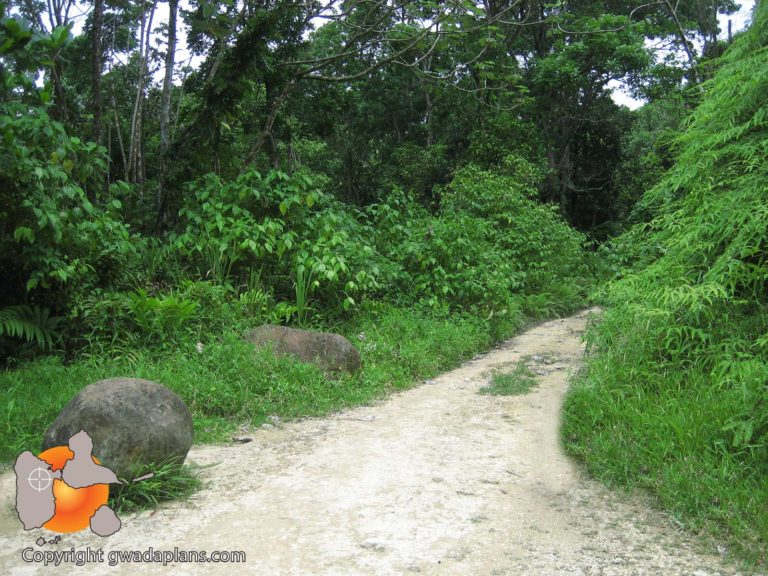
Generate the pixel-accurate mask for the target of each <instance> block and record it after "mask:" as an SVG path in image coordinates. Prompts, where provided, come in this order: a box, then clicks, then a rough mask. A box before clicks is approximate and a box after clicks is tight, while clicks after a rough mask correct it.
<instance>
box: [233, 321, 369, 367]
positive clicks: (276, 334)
mask: <svg viewBox="0 0 768 576" xmlns="http://www.w3.org/2000/svg"><path fill="white" fill-rule="evenodd" d="M245 339H246V340H248V341H249V342H252V343H253V344H255V345H256V347H257V348H262V347H265V346H272V347H273V350H274V352H275V354H277V355H280V356H282V355H285V354H290V355H292V356H295V357H296V358H298V359H299V360H302V361H304V362H312V363H314V364H316V365H317V366H319V367H320V368H321V369H322V370H325V371H327V372H339V371H342V370H344V371H346V372H350V373H353V372H357V371H358V370H359V369H360V353H359V352H358V351H357V349H356V348H355V347H354V346H353V345H352V343H351V342H350V341H349V340H347V339H346V338H344V336H341V335H339V334H330V333H328V332H311V331H309V330H298V329H296V328H286V327H285V326H273V325H271V324H265V325H264V326H259V327H258V328H254V329H253V330H250V331H249V332H246V334H245Z"/></svg>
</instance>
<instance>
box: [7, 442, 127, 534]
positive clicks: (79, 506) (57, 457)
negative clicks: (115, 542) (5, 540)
mask: <svg viewBox="0 0 768 576" xmlns="http://www.w3.org/2000/svg"><path fill="white" fill-rule="evenodd" d="M92 451H93V440H92V439H91V437H90V436H89V435H88V434H87V433H86V432H85V431H83V430H80V432H78V433H77V434H75V435H74V436H72V437H71V438H70V439H69V447H67V446H56V447H55V448H49V449H48V450H46V451H45V452H42V453H41V454H39V455H38V456H35V455H34V454H32V452H29V451H27V452H22V453H21V454H20V455H19V457H18V458H17V459H16V465H15V466H14V471H15V472H16V511H17V512H18V514H19V520H21V523H22V524H23V525H24V529H25V530H33V529H35V528H47V529H48V530H52V531H54V532H79V531H80V530H84V529H85V528H88V527H89V526H90V528H91V531H93V532H94V533H95V534H98V535H99V536H111V535H112V534H114V533H115V532H117V531H118V530H120V526H121V522H120V519H119V518H118V517H117V515H116V514H115V513H114V512H113V511H112V509H111V508H110V507H109V506H107V498H108V497H109V484H122V482H120V480H118V478H117V475H116V474H115V473H114V472H113V471H112V470H110V469H109V468H107V467H105V466H101V463H100V462H99V461H98V460H97V459H96V457H95V456H93V454H92Z"/></svg>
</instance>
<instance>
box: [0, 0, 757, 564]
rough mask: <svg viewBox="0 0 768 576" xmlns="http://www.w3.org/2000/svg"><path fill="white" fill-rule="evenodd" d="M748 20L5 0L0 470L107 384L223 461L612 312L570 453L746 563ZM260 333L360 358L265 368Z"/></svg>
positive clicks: (714, 3)
mask: <svg viewBox="0 0 768 576" xmlns="http://www.w3.org/2000/svg"><path fill="white" fill-rule="evenodd" d="M738 8H739V3H738V2H734V1H733V0H691V1H690V2H673V1H668V0H659V1H657V2H647V1H643V0H637V1H636V0H600V1H588V0H557V1H553V2H539V1H535V0H484V1H483V2H474V1H468V0H448V1H446V2H432V1H428V0H403V1H401V2H392V1H389V0H345V1H337V0H329V1H322V2H316V1H307V2H286V1H281V0H256V1H254V0H244V1H243V0H188V1H185V2H179V1H178V0H164V1H162V2H161V1H159V0H142V1H140V2H126V1H124V0H92V1H90V0H82V1H78V0H57V1H54V2H47V3H43V2H39V1H38V0H11V1H10V2H7V3H3V4H2V5H0V80H2V82H0V134H1V135H2V147H0V274H2V278H3V282H2V283H1V284H0V363H1V364H2V366H1V367H0V370H1V371H0V400H1V402H0V438H2V443H0V450H2V454H0V460H2V461H9V460H11V459H12V458H13V457H14V456H15V455H16V454H17V453H18V452H19V451H20V450H24V449H32V450H34V449H36V448H37V446H38V445H39V443H40V439H41V437H42V434H43V432H44V431H45V429H46V428H47V427H48V425H49V424H50V422H51V421H52V420H53V418H55V416H56V414H57V413H58V411H59V410H60V409H61V407H62V406H63V405H64V404H66V402H68V400H69V399H70V398H71V397H72V395H73V394H74V393H76V392H77V391H78V390H79V389H81V388H82V387H83V386H85V385H87V384H88V383H90V382H93V381H95V380H98V379H100V378H105V377H109V376H118V375H123V376H136V377H146V378H150V379H153V380H156V381H159V382H162V383H164V384H166V385H167V386H169V387H171V388H172V389H174V390H175V391H177V392H178V393H179V394H180V395H181V396H182V398H184V400H185V401H186V402H187V404H188V405H189V406H190V409H191V410H192V412H193V416H194V424H195V433H196V440H197V441H219V440H222V439H223V438H225V437H227V436H228V435H231V432H232V430H234V429H236V428H237V427H238V426H241V425H258V424H260V423H261V422H263V421H264V420H265V419H266V418H268V417H270V416H279V417H281V418H293V417H300V416H305V415H318V414H324V413H327V412H329V411H332V410H338V409H341V408H343V407H344V406H348V405H352V404H359V403H364V402H369V401H371V400H373V399H375V398H377V397H380V396H381V395H382V394H385V393H387V392H388V391H391V390H394V389H399V388H404V387H407V386H412V385H413V384H414V383H416V382H417V381H419V380H420V379H423V378H426V377H428V376H431V375H433V374H436V373H438V372H439V371H441V370H444V369H446V368H448V367H450V366H452V365H455V364H457V363H458V362H460V361H461V360H463V359H465V358H467V357H470V356H471V355H473V354H475V353H477V352H479V351H481V350H483V349H487V348H488V347H489V346H490V345H491V344H493V343H494V342H496V341H498V340H500V339H503V338H506V337H509V336H510V335H512V334H513V333H514V332H515V331H516V330H518V329H519V328H520V327H521V326H522V325H523V324H524V323H525V322H526V321H529V320H532V319H538V318H545V317H551V316H555V315H562V314H565V313H567V312H569V311H572V310H575V309H578V308H579V307H583V306H585V305H586V304H587V303H588V302H590V301H598V302H600V303H602V304H603V305H604V306H605V307H606V311H605V315H604V320H603V321H602V322H601V323H600V325H599V326H597V327H595V328H594V329H593V330H592V331H591V332H590V336H589V338H590V339H589V343H590V350H591V355H592V356H591V359H590V362H589V365H588V370H587V371H586V372H585V373H584V374H583V375H581V377H580V378H579V379H578V381H577V383H576V384H575V385H574V389H573V391H572V393H571V395H570V397H569V399H568V404H567V407H566V420H565V428H564V441H565V443H566V445H567V446H568V447H569V449H570V450H571V451H572V452H573V453H574V454H577V455H578V456H579V457H580V458H583V459H584V460H585V462H586V464H587V466H588V467H589V469H590V470H591V471H592V472H593V473H594V474H596V475H597V476H599V477H601V478H603V479H605V480H606V481H608V482H617V483H623V484H629V485H640V486H643V487H644V488H647V489H649V490H650V491H651V492H652V493H654V494H656V495H658V496H659V499H660V502H661V504H662V505H663V506H665V507H667V508H668V509H670V510H672V511H673V512H674V514H675V517H677V518H679V519H680V520H681V521H683V522H685V523H687V524H688V525H689V526H692V527H693V528H694V529H701V528H706V529H708V530H712V531H714V532H716V533H718V534H719V535H720V536H724V537H726V538H730V542H732V543H733V544H734V545H735V547H736V548H739V549H740V550H741V551H742V552H746V553H747V554H748V555H751V557H752V558H754V559H757V560H758V561H762V560H763V559H764V557H765V551H766V541H767V539H768V512H766V510H768V506H766V504H768V492H767V491H766V484H765V481H764V479H765V477H766V472H768V470H766V466H768V464H767V463H768V416H767V414H768V412H766V407H767V406H768V387H767V385H766V382H767V381H768V378H767V377H766V376H767V374H766V372H767V370H768V368H767V365H766V362H765V360H764V357H765V356H766V351H765V345H766V331H765V326H766V311H765V305H766V294H765V290H766V255H765V254H766V210H767V208H766V206H768V203H767V202H766V190H768V187H766V173H765V170H766V165H767V164H766V162H765V156H766V144H765V143H766V142H767V141H768V137H766V132H765V126H766V112H765V110H766V108H765V102H764V100H765V98H764V94H765V93H766V71H767V70H768V68H767V67H766V62H768V60H766V48H765V44H766V34H767V33H768V32H766V26H768V15H767V14H766V8H765V6H764V5H760V4H759V3H758V7H757V8H756V13H755V15H754V19H755V23H754V25H753V26H752V28H751V29H750V30H749V31H748V32H745V33H737V34H736V35H735V36H734V37H732V36H731V34H730V33H728V34H725V33H724V32H723V31H721V30H720V27H719V21H718V14H720V15H728V14H733V13H734V12H735V11H736V10H737V9H738ZM616 82H621V83H622V84H623V85H624V87H625V89H626V90H627V91H628V92H629V93H631V94H632V95H633V96H634V97H636V98H638V99H641V100H642V101H643V102H644V104H643V106H642V107H640V108H639V109H637V110H630V109H628V108H627V107H625V106H621V105H619V104H617V103H616V102H615V100H614V98H613V97H612V91H613V90H614V88H615V85H616V84H615V83H616ZM595 289H597V290H595ZM263 323H281V324H288V325H292V326H299V327H306V328H312V329H320V330H333V331H336V332H340V333H343V334H345V335H347V336H348V337H349V338H350V340H352V341H353V342H354V344H355V345H356V346H357V348H358V349H359V350H360V352H361V355H362V359H363V366H364V368H363V370H362V371H361V372H360V373H358V374H356V375H354V376H349V377H346V376H345V377H338V378H334V379H332V378H328V377H327V376H326V375H324V374H323V373H322V372H320V371H318V370H317V369H316V368H314V367H313V366H311V365H305V364H301V363H298V362H295V361H293V360H289V359H279V360H277V359H275V358H273V357H271V356H270V355H269V354H262V353H259V354H254V352H253V350H252V349H251V347H250V346H249V345H247V344H246V343H244V342H243V341H242V339H241V337H240V334H241V333H242V332H243V331H244V330H246V329H249V328H253V327H255V326H258V325H260V324H263ZM41 390H43V391H44V392H43V393H41ZM761 479H762V481H761Z"/></svg>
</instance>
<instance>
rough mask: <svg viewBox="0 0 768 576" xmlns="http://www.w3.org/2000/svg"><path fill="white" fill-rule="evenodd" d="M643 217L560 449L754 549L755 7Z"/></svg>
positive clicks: (759, 66)
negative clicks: (752, 18)
mask: <svg viewBox="0 0 768 576" xmlns="http://www.w3.org/2000/svg"><path fill="white" fill-rule="evenodd" d="M704 89H705V93H706V96H705V98H704V100H703V102H702V103H701V105H700V106H699V108H698V109H697V110H696V111H695V112H694V113H693V114H692V116H691V118H690V120H689V122H688V125H687V127H686V130H685V132H684V133H683V134H682V135H681V137H680V139H679V147H678V149H679V156H678V158H677V162H676V164H675V166H674V167H673V168H672V169H671V170H670V171H669V172H668V174H667V175H666V176H665V177H664V178H663V180H662V181H661V182H660V184H659V185H658V186H656V187H654V188H653V189H652V190H650V191H649V192H648V193H646V195H645V197H644V198H643V200H642V201H641V203H640V206H639V207H638V211H639V212H642V213H644V214H651V215H652V216H651V218H650V220H649V221H648V222H645V223H642V224H639V225H636V226H635V227H634V228H633V229H631V230H630V231H629V232H628V233H627V234H625V235H624V236H623V237H622V238H620V239H619V240H618V241H617V245H619V246H621V247H622V251H623V254H622V256H623V257H624V258H625V261H626V259H628V260H629V261H631V262H633V264H632V266H631V268H630V269H629V270H628V271H625V272H624V276H623V277H622V278H620V279H618V280H615V281H613V282H612V283H611V284H610V285H609V286H608V287H607V289H606V290H605V296H606V300H607V302H608V303H609V305H610V308H609V310H608V311H607V312H606V314H605V318H604V321H603V322H602V324H601V325H600V326H599V327H598V328H597V329H596V330H593V331H592V333H591V336H590V338H591V342H592V343H593V344H594V345H595V348H596V349H597V350H599V351H600V353H599V354H598V355H597V356H596V357H595V358H594V359H593V360H592V361H591V363H590V370H589V373H588V375H587V376H586V377H584V378H582V379H581V380H580V382H579V383H578V384H577V385H576V386H575V387H574V389H573V392H572V394H571V396H570V398H569V401H568V404H567V406H566V419H565V434H564V437H565V438H566V439H567V443H568V445H569V447H570V448H571V450H572V451H573V452H574V453H576V454H580V455H582V456H583V457H584V458H585V459H586V460H587V463H588V465H589V466H590V467H591V468H592V469H593V470H595V471H597V472H598V473H599V474H600V475H601V476H603V477H604V478H606V479H608V480H611V481H621V482H627V483H639V484H641V485H643V486H646V487H648V488H649V489H651V490H652V491H654V492H655V493H656V494H658V495H659V497H660V498H661V501H662V502H663V503H664V504H665V505H668V506H669V507H670V508H672V509H673V510H674V512H675V514H676V515H677V516H678V517H679V518H681V519H683V520H685V521H687V522H689V523H690V524H691V525H692V526H693V527H694V528H696V529H700V528H702V527H710V528H713V529H715V530H716V531H718V532H719V533H720V535H722V536H727V537H730V539H731V542H732V544H733V545H734V546H735V547H736V548H739V549H741V550H742V551H746V552H747V553H748V554H749V555H754V557H756V558H760V557H762V558H765V554H766V550H768V514H767V513H766V510H768V488H767V487H766V483H765V478H766V475H767V474H768V162H767V161H766V156H767V155H768V99H766V94H768V4H766V3H761V4H760V5H759V6H758V8H757V11H756V15H755V23H754V25H753V26H752V28H751V29H750V30H749V31H748V32H746V33H745V34H744V35H743V36H741V37H740V38H738V39H737V41H736V42H735V43H734V45H733V47H732V48H731V50H730V51H729V52H728V53H727V54H726V55H725V56H724V57H723V59H722V61H721V63H720V68H719V70H718V71H717V73H716V74H715V76H714V77H713V79H712V80H710V81H708V82H707V83H705V85H704Z"/></svg>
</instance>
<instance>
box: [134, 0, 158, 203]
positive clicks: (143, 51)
mask: <svg viewBox="0 0 768 576" xmlns="http://www.w3.org/2000/svg"><path fill="white" fill-rule="evenodd" d="M156 7H157V3H156V2H153V3H152V9H151V11H150V13H149V20H147V11H146V9H145V10H143V11H142V13H141V30H140V34H139V75H138V80H137V87H136V100H135V101H134V104H133V117H132V118H131V138H130V142H129V150H128V174H129V181H131V182H136V183H142V182H143V181H144V160H143V158H142V153H141V151H142V144H143V143H142V141H141V135H142V119H143V114H144V89H145V87H146V80H147V75H148V71H147V68H148V57H149V41H150V37H151V32H152V20H153V18H154V16H155V8H156ZM140 193H141V192H140Z"/></svg>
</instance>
